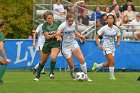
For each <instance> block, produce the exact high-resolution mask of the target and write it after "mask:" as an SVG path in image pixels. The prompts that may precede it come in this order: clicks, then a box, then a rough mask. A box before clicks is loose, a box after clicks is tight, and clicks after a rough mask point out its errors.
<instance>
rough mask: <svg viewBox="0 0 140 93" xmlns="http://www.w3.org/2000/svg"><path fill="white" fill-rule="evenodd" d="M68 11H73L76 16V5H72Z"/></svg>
mask: <svg viewBox="0 0 140 93" xmlns="http://www.w3.org/2000/svg"><path fill="white" fill-rule="evenodd" d="M68 13H71V14H73V15H74V16H76V10H75V7H74V6H71V7H70V11H69V12H68Z"/></svg>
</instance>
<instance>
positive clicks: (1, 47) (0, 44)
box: [0, 41, 11, 63]
mask: <svg viewBox="0 0 140 93" xmlns="http://www.w3.org/2000/svg"><path fill="white" fill-rule="evenodd" d="M0 52H1V53H2V55H3V57H4V59H5V61H6V62H8V63H9V62H10V61H11V60H10V59H8V58H7V57H6V53H5V50H4V43H3V41H0Z"/></svg>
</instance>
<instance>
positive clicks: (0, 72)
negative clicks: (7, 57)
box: [0, 64, 7, 80]
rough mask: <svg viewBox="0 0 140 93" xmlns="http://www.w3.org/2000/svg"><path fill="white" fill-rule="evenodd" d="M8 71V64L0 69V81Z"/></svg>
mask: <svg viewBox="0 0 140 93" xmlns="http://www.w3.org/2000/svg"><path fill="white" fill-rule="evenodd" d="M6 69H7V64H4V65H1V67H0V80H1V79H2V77H3V75H4V73H5V71H6Z"/></svg>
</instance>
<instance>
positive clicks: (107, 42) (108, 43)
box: [97, 25, 120, 51]
mask: <svg viewBox="0 0 140 93" xmlns="http://www.w3.org/2000/svg"><path fill="white" fill-rule="evenodd" d="M97 33H98V35H100V36H101V35H102V36H103V49H104V50H106V51H115V46H114V41H115V37H116V36H120V30H119V28H118V27H117V26H115V25H113V27H112V28H109V27H108V25H105V26H103V27H102V28H101V29H100V30H99V31H98V32H97Z"/></svg>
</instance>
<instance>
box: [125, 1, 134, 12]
mask: <svg viewBox="0 0 140 93" xmlns="http://www.w3.org/2000/svg"><path fill="white" fill-rule="evenodd" d="M128 6H131V8H132V10H133V11H135V6H134V5H133V2H132V0H127V2H126V4H125V5H124V6H123V11H126V10H127V7H128Z"/></svg>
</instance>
